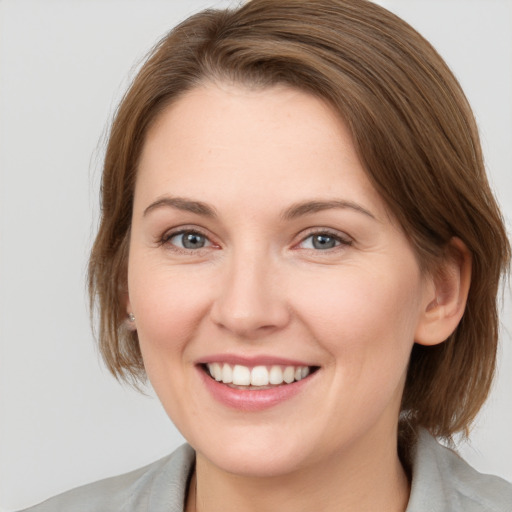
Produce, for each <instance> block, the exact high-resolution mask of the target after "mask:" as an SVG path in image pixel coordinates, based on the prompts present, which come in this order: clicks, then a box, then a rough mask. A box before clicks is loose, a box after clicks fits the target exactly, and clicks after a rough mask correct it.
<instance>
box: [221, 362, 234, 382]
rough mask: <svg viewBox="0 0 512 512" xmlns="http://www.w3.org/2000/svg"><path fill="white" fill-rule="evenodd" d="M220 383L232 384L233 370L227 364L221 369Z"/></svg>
mask: <svg viewBox="0 0 512 512" xmlns="http://www.w3.org/2000/svg"><path fill="white" fill-rule="evenodd" d="M222 382H224V384H230V383H231V382H233V369H232V368H231V366H230V365H229V364H227V363H224V366H223V367H222Z"/></svg>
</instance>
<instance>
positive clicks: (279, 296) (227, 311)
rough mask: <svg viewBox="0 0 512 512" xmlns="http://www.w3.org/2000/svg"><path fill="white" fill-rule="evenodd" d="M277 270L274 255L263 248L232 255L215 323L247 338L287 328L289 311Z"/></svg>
mask: <svg viewBox="0 0 512 512" xmlns="http://www.w3.org/2000/svg"><path fill="white" fill-rule="evenodd" d="M276 267H277V264H276V262H275V261H274V259H273V258H272V256H271V254H270V252H269V251H268V250H266V249H265V248H263V247H258V248H255V247H246V248H239V249H238V250H234V251H232V252H231V254H230V255H229V256H228V257H227V261H226V264H225V267H224V269H223V276H222V279H221V280H220V289H219V290H217V293H216V299H215V302H214V304H213V306H212V318H213V320H214V322H216V323H217V324H218V325H220V326H222V327H223V328H225V329H228V330H229V331H231V332H232V333H233V334H235V335H237V336H243V337H247V338H253V337H257V336H259V335H261V334H263V333H268V332H270V331H272V330H275V329H278V328H281V327H283V326H284V325H286V323H287V322H288V310H287V305H286V299H285V297H284V294H283V293H281V292H282V290H280V288H279V286H278V283H277V282H276V278H277V275H278V272H277V268H276Z"/></svg>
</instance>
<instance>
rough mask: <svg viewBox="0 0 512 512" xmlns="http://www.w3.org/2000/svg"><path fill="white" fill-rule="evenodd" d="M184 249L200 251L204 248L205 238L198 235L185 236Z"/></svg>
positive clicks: (188, 234)
mask: <svg viewBox="0 0 512 512" xmlns="http://www.w3.org/2000/svg"><path fill="white" fill-rule="evenodd" d="M183 247H185V248H187V249H200V248H201V247H204V237H203V236H201V235H197V234H196V233H187V234H185V235H183Z"/></svg>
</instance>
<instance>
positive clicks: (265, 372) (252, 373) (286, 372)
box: [201, 362, 319, 391]
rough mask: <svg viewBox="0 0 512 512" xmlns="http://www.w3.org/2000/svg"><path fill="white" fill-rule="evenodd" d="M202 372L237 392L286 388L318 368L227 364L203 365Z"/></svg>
mask: <svg viewBox="0 0 512 512" xmlns="http://www.w3.org/2000/svg"><path fill="white" fill-rule="evenodd" d="M201 368H202V369H203V371H204V372H205V373H206V375H208V376H209V377H210V378H211V379H213V380H215V381H217V382H219V383H223V384H226V385H227V386H228V387H230V388H233V389H239V390H248V391H250V390H252V391H257V390H259V391H263V390H266V389H273V388H277V387H282V386H288V385H290V384H293V383H295V382H299V381H301V380H303V379H306V378H307V377H309V376H310V375H312V374H313V373H315V372H316V371H317V370H318V369H319V367H318V366H305V365H297V366H293V365H257V366H244V365H241V364H230V363H227V362H214V363H205V364H202V365H201Z"/></svg>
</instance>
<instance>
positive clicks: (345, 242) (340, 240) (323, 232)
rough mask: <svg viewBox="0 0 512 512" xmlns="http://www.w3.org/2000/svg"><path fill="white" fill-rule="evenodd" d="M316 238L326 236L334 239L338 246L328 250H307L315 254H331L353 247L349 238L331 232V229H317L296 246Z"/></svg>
mask: <svg viewBox="0 0 512 512" xmlns="http://www.w3.org/2000/svg"><path fill="white" fill-rule="evenodd" d="M314 236H325V237H327V238H332V239H334V240H335V242H336V245H335V246H334V247H330V248H328V249H315V248H307V249H305V250H309V251H314V252H331V251H335V250H337V249H340V248H344V247H348V246H351V245H352V243H353V241H352V240H351V239H350V238H349V237H348V236H347V235H345V236H342V235H341V234H340V233H338V232H334V231H330V230H329V229H317V230H314V231H310V232H309V233H308V234H307V235H306V236H305V237H303V238H302V239H301V241H300V242H299V243H298V244H297V245H296V246H299V245H301V244H303V243H304V242H305V241H306V240H308V239H310V238H312V237H314Z"/></svg>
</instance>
